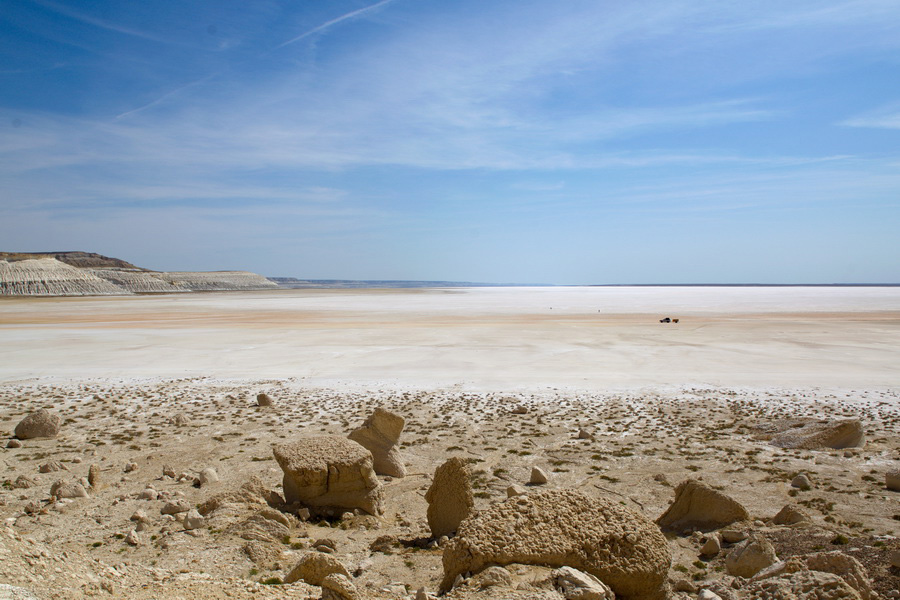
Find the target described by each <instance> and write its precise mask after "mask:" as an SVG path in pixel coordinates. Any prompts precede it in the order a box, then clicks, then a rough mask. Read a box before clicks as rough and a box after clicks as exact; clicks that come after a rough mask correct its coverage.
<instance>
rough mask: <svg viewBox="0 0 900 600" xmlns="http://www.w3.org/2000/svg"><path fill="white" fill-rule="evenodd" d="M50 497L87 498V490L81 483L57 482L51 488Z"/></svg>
mask: <svg viewBox="0 0 900 600" xmlns="http://www.w3.org/2000/svg"><path fill="white" fill-rule="evenodd" d="M50 495H51V496H56V497H57V498H87V497H88V493H87V490H85V489H84V486H83V485H81V484H80V483H70V482H66V481H56V482H54V484H53V485H52V486H50Z"/></svg>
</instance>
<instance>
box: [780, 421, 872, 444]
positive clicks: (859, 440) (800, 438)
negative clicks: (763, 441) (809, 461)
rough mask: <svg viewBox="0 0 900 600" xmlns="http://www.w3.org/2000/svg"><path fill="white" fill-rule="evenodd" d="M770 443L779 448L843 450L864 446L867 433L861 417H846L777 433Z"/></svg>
mask: <svg viewBox="0 0 900 600" xmlns="http://www.w3.org/2000/svg"><path fill="white" fill-rule="evenodd" d="M769 443H770V444H772V445H773V446H777V447H779V448H800V449H805V450H816V449H820V448H833V449H836V450H842V449H844V448H862V447H863V446H865V445H866V434H865V431H864V430H863V426H862V423H861V422H860V421H859V419H844V420H840V421H829V422H817V423H807V424H806V425H804V426H802V427H800V428H792V429H789V430H788V431H785V432H783V433H781V434H779V435H776V436H775V437H773V438H772V440H771V441H770V442H769Z"/></svg>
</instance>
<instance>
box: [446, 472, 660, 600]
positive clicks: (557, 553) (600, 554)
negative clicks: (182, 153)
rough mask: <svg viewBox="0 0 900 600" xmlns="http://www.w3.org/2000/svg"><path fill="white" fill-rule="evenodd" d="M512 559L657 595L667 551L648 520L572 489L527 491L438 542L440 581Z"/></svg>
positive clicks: (639, 594) (643, 595)
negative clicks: (564, 569) (444, 543)
mask: <svg viewBox="0 0 900 600" xmlns="http://www.w3.org/2000/svg"><path fill="white" fill-rule="evenodd" d="M512 563H523V564H533V565H545V566H550V567H563V566H570V567H573V568H576V569H578V570H580V571H584V572H585V573H590V574H591V575H594V576H595V577H597V578H598V579H600V580H601V581H602V582H604V583H605V584H607V585H608V586H609V587H610V588H611V589H612V590H613V591H614V592H615V593H616V594H617V595H618V596H621V597H622V598H624V599H626V600H628V599H632V600H635V599H646V600H656V599H659V600H662V599H663V598H665V597H666V591H667V583H666V577H667V574H668V570H669V565H670V563H671V552H670V549H669V545H668V543H667V542H666V539H665V537H663V535H662V533H661V532H660V531H659V529H658V528H657V527H656V526H655V525H654V524H653V522H651V521H650V520H648V519H647V518H646V517H644V516H643V515H641V514H640V513H637V512H635V511H633V510H631V509H629V508H627V507H625V506H622V505H621V504H619V503H618V502H614V501H611V500H607V499H605V498H590V497H588V496H585V495H584V494H581V493H579V492H576V491H573V490H552V491H544V492H532V493H529V494H526V495H524V496H515V497H513V498H508V499H507V500H505V501H503V502H498V503H496V504H493V505H491V506H490V507H489V508H487V509H486V510H484V511H482V512H479V513H477V514H476V515H474V516H472V517H470V518H468V519H466V520H465V521H463V523H462V524H461V525H460V527H459V530H458V531H457V535H456V537H454V538H453V539H452V540H450V542H449V543H448V545H447V547H446V549H445V550H444V556H443V565H444V578H443V581H442V583H441V589H443V590H448V589H449V588H450V587H451V586H452V585H453V581H454V580H455V578H456V577H457V575H460V574H462V573H466V572H473V573H477V572H478V571H481V570H483V569H484V568H486V567H488V566H491V565H508V564H512Z"/></svg>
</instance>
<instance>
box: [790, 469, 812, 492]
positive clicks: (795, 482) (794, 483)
mask: <svg viewBox="0 0 900 600" xmlns="http://www.w3.org/2000/svg"><path fill="white" fill-rule="evenodd" d="M791 487H795V488H797V489H799V490H803V491H807V490H811V489H812V481H810V480H809V476H808V475H807V474H806V473H800V474H799V475H797V476H796V477H794V479H792V480H791Z"/></svg>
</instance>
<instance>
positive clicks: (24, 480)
mask: <svg viewBox="0 0 900 600" xmlns="http://www.w3.org/2000/svg"><path fill="white" fill-rule="evenodd" d="M36 485H37V482H36V481H35V480H34V479H29V478H28V477H25V476H24V475H19V476H18V477H16V480H15V481H14V482H13V488H14V489H17V490H27V489H28V488H31V487H34V486H36Z"/></svg>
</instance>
